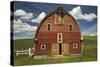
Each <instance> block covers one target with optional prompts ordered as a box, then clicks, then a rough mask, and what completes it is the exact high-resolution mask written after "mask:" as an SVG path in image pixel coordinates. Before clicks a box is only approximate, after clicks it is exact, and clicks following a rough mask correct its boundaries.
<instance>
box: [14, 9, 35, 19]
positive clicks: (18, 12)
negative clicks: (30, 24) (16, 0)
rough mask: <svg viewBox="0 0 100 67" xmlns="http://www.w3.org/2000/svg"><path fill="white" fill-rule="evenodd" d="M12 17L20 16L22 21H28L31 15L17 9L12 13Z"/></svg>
mask: <svg viewBox="0 0 100 67" xmlns="http://www.w3.org/2000/svg"><path fill="white" fill-rule="evenodd" d="M14 16H20V17H21V18H22V19H26V20H29V19H32V18H33V14H32V13H29V12H26V11H25V10H22V9H17V10H16V11H15V12H14Z"/></svg>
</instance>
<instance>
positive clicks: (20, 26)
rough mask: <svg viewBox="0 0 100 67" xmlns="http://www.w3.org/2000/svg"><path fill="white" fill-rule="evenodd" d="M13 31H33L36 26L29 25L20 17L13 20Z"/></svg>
mask: <svg viewBox="0 0 100 67" xmlns="http://www.w3.org/2000/svg"><path fill="white" fill-rule="evenodd" d="M13 26H14V28H13V29H14V32H22V31H35V30H36V29H37V26H30V25H29V24H27V23H25V22H23V21H22V20H21V19H18V20H14V21H13Z"/></svg>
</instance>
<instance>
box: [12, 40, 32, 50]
mask: <svg viewBox="0 0 100 67" xmlns="http://www.w3.org/2000/svg"><path fill="white" fill-rule="evenodd" d="M13 43H14V49H26V48H30V47H34V39H19V40H14V42H13Z"/></svg>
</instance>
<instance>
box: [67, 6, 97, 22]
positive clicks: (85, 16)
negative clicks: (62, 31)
mask: <svg viewBox="0 0 100 67" xmlns="http://www.w3.org/2000/svg"><path fill="white" fill-rule="evenodd" d="M69 13H70V14H71V15H72V16H74V18H75V19H76V20H78V19H83V20H86V21H92V20H93V19H94V18H96V17H97V16H96V14H95V13H90V14H82V10H81V7H80V6H78V7H75V8H73V9H72V10H71V11H69Z"/></svg>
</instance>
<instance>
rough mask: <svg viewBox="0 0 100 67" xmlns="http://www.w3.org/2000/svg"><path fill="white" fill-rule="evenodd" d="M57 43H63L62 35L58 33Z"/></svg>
mask: <svg viewBox="0 0 100 67" xmlns="http://www.w3.org/2000/svg"><path fill="white" fill-rule="evenodd" d="M57 42H58V43H62V33H57Z"/></svg>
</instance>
